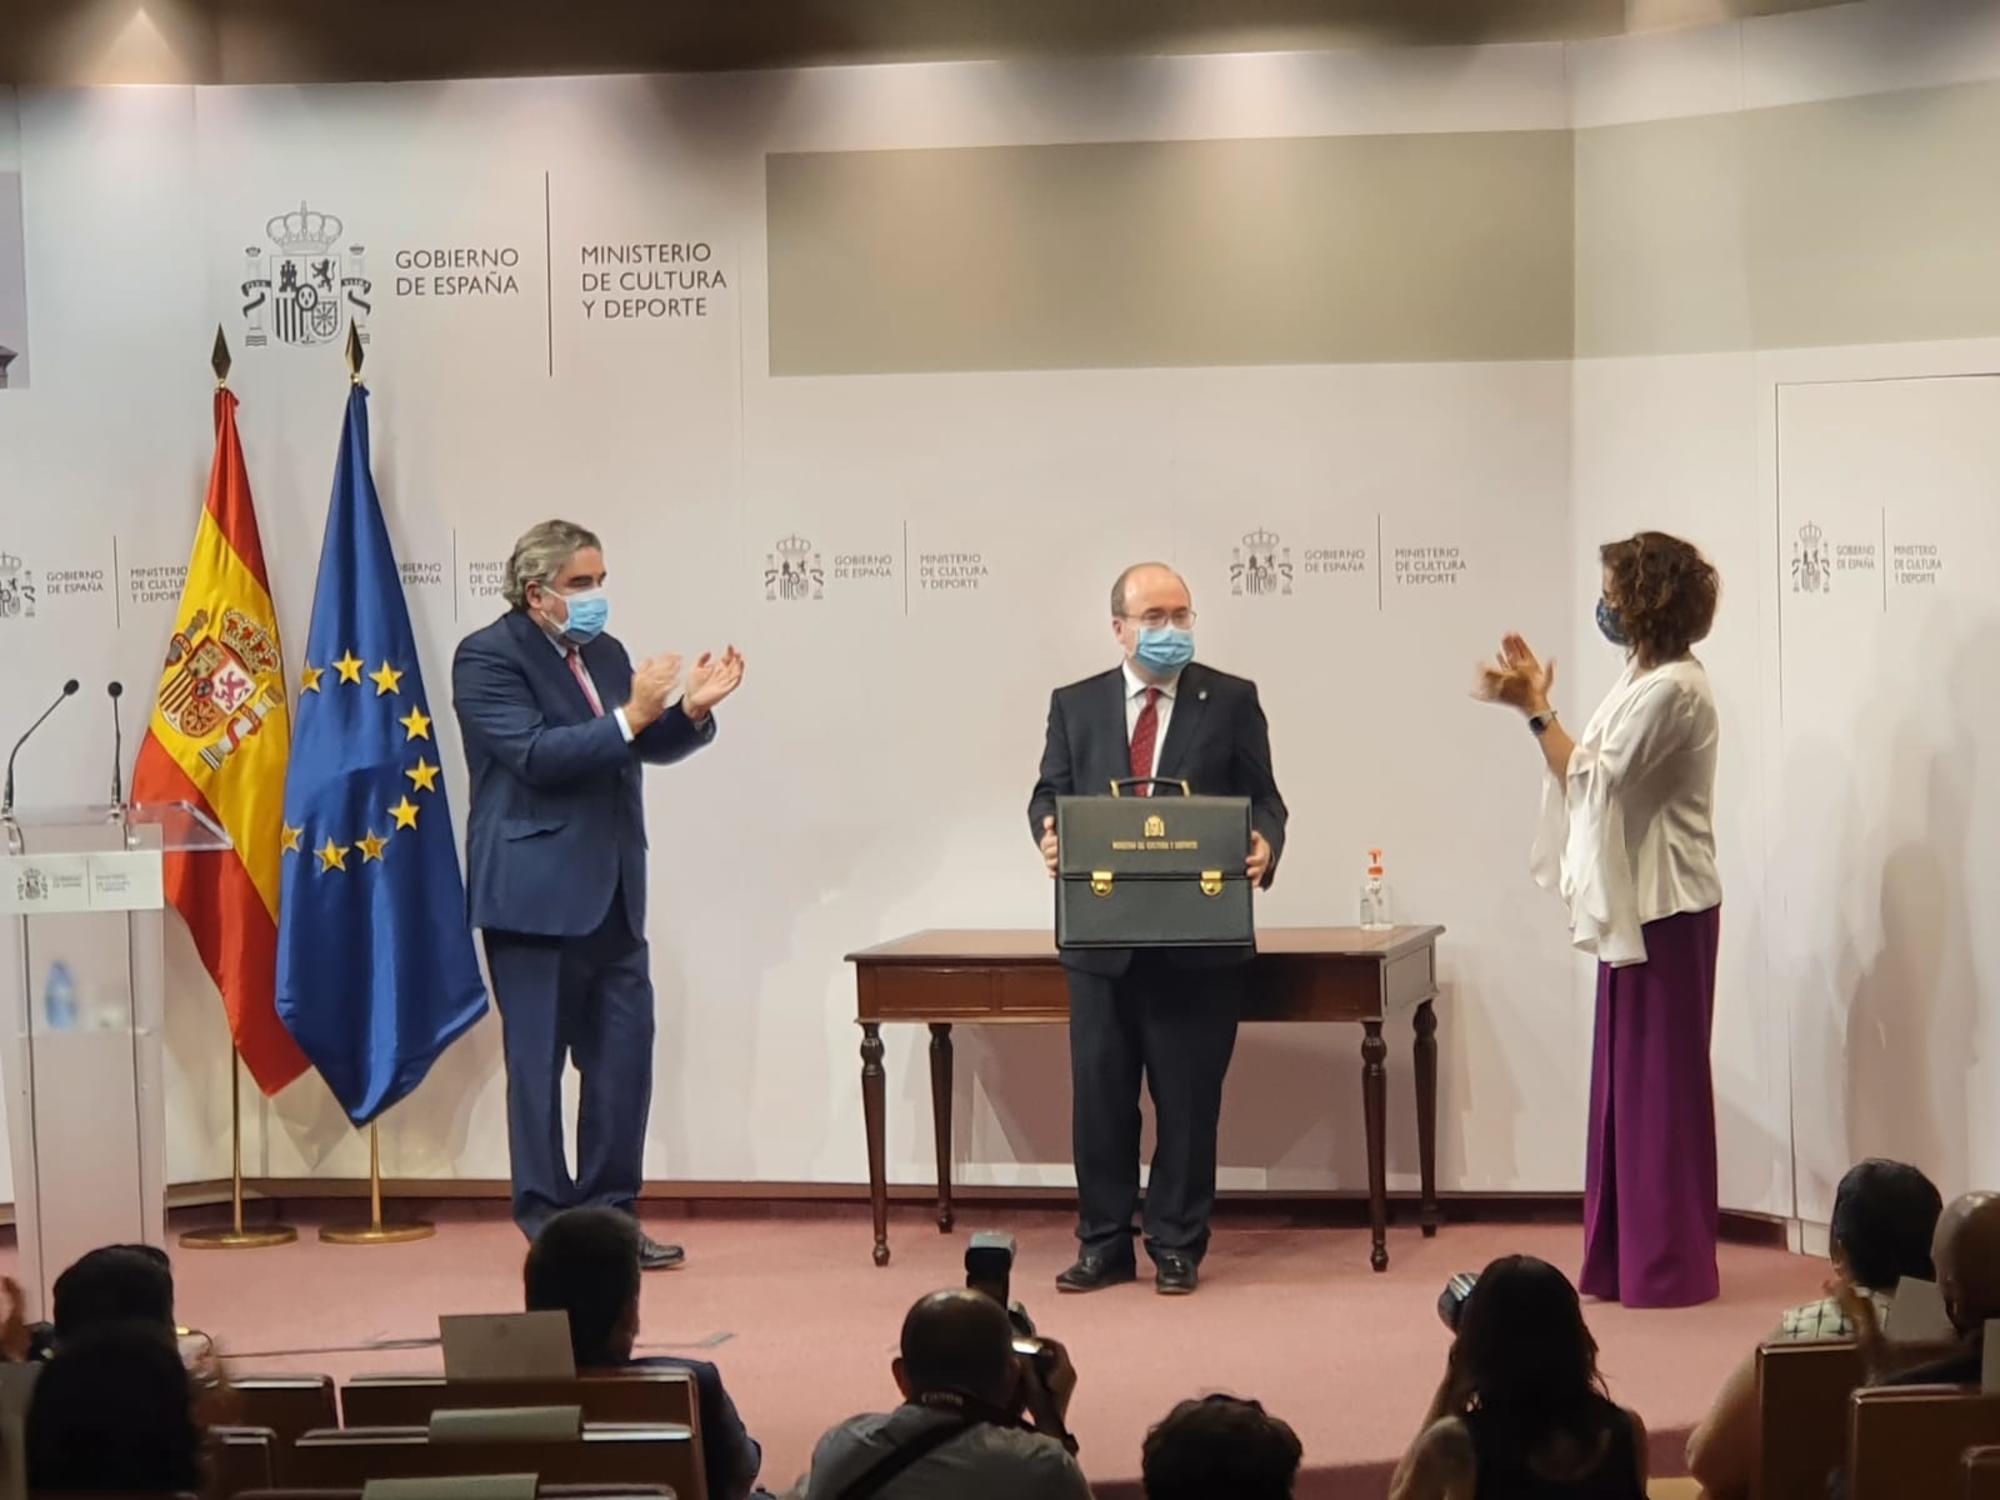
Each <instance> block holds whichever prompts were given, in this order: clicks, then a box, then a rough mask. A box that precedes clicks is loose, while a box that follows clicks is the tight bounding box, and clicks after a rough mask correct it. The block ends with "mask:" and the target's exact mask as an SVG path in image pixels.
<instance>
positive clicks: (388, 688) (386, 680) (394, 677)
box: [368, 661, 403, 698]
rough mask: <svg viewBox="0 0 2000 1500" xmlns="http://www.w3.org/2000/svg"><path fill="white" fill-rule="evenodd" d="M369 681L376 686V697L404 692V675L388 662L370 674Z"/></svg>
mask: <svg viewBox="0 0 2000 1500" xmlns="http://www.w3.org/2000/svg"><path fill="white" fill-rule="evenodd" d="M368 680H369V681H370V682H372V683H374V684H375V696H376V697H378V698H379V697H381V696H382V695H383V694H384V693H400V692H402V690H403V674H402V673H401V672H399V671H397V670H396V669H395V668H394V667H392V666H390V665H389V664H388V663H387V662H386V661H385V662H383V663H382V665H381V666H379V667H377V668H376V669H375V670H374V671H372V672H370V673H369V674H368Z"/></svg>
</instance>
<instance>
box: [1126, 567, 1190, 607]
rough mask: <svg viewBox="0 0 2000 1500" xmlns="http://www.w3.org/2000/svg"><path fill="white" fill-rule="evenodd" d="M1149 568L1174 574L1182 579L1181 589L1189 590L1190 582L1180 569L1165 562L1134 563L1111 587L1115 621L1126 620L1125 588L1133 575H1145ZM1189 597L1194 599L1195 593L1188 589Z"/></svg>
mask: <svg viewBox="0 0 2000 1500" xmlns="http://www.w3.org/2000/svg"><path fill="white" fill-rule="evenodd" d="M1148 568H1162V569H1165V570H1166V571H1167V572H1169V573H1172V574H1173V575H1174V577H1175V578H1177V579H1180V585H1181V587H1182V588H1184V589H1187V586H1188V581H1187V580H1186V579H1185V578H1181V575H1180V570H1179V569H1178V568H1173V567H1169V566H1168V565H1167V564H1166V563H1163V562H1141V563H1133V564H1132V566H1131V567H1129V568H1127V569H1126V570H1125V571H1124V572H1122V573H1120V574H1119V575H1118V581H1117V582H1116V583H1114V584H1112V585H1111V617H1112V618H1113V619H1114V620H1122V619H1124V618H1125V586H1126V585H1127V584H1129V583H1130V582H1131V581H1132V575H1133V574H1134V573H1143V572H1145V571H1146V569H1148ZM1188 597H1189V598H1190V599H1192V598H1193V597H1194V591H1193V590H1192V589H1188Z"/></svg>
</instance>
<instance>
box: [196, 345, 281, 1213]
mask: <svg viewBox="0 0 2000 1500" xmlns="http://www.w3.org/2000/svg"><path fill="white" fill-rule="evenodd" d="M221 338H222V333H221V330H220V329H218V330H217V331H216V339H217V341H218V343H219V342H220V340H221ZM229 1204H230V1210H231V1213H230V1222H229V1224H228V1225H227V1226H226V1227H224V1228H218V1229H190V1230H189V1231H188V1232H187V1233H186V1234H184V1235H182V1236H181V1237H180V1247H181V1248H182V1249H183V1250H268V1249H270V1248H271V1247H272V1246H273V1245H289V1244H291V1243H292V1242H293V1241H295V1240H296V1239H298V1237H299V1232H298V1231H297V1230H296V1229H294V1228H292V1226H291V1225H289V1224H280V1223H271V1224H255V1225H252V1224H245V1223H244V1222H243V1054H242V1053H240V1052H238V1051H237V1050H236V1044H235V1042H234V1041H231V1042H230V1044H229Z"/></svg>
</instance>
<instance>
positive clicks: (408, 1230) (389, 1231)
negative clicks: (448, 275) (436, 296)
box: [319, 319, 437, 1245]
mask: <svg viewBox="0 0 2000 1500" xmlns="http://www.w3.org/2000/svg"><path fill="white" fill-rule="evenodd" d="M345 353H346V355H347V379H348V382H349V383H350V384H352V385H359V384H361V361H362V353H361V332H360V330H359V329H358V328H356V327H355V325H354V322H353V320H352V319H349V320H348V324H347V348H346V350H345ZM368 1210H369V1212H368V1222H367V1223H366V1224H327V1225H324V1226H322V1227H321V1229H320V1232H319V1237H320V1242H321V1243H322V1244H327V1245H401V1244H407V1243H408V1242H409V1241H411V1240H427V1239H429V1238H430V1237H431V1236H432V1235H434V1234H436V1233H437V1225H435V1224H432V1223H430V1222H429V1221H428V1220H425V1219H402V1220H398V1221H397V1222H395V1223H385V1222H383V1219H382V1127H381V1125H380V1124H379V1123H377V1122H376V1121H374V1120H370V1121H369V1122H368Z"/></svg>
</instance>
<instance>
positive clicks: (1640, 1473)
mask: <svg viewBox="0 0 2000 1500" xmlns="http://www.w3.org/2000/svg"><path fill="white" fill-rule="evenodd" d="M1645 1493H1646V1428H1645V1424H1643V1423H1642V1422H1641V1421H1640V1420H1639V1417H1638V1414H1637V1413H1635V1412H1631V1411H1627V1410H1625V1409H1624V1408H1622V1407H1619V1406H1616V1405H1614V1404H1613V1403H1612V1401H1611V1399H1610V1398H1609V1397H1608V1396H1607V1395H1606V1394H1605V1389H1604V1381H1603V1378H1602V1377H1601V1376H1600V1375H1599V1374H1598V1373H1597V1341H1596V1340H1595V1339H1593V1338H1592V1337H1591V1336H1590V1330H1589V1328H1588V1327H1586V1326H1585V1324H1584V1321H1583V1307H1582V1305H1581V1303H1579V1301H1578V1300H1577V1295H1576V1288H1575V1287H1573V1286H1571V1285H1570V1282H1569V1278H1568V1277H1566V1276H1564V1275H1563V1274H1562V1272H1560V1271H1558V1270H1557V1269H1556V1268H1555V1267H1554V1266H1551V1265H1549V1264H1547V1263H1546V1262H1544V1261H1539V1260H1536V1259H1534V1258H1533V1257H1531V1256H1525V1255H1512V1256H1506V1257H1503V1258H1502V1259H1500V1260H1496V1261H1494V1262H1493V1264H1492V1265H1490V1266H1488V1267H1487V1268H1486V1269H1485V1270H1484V1271H1482V1272H1481V1273H1480V1276H1479V1281H1478V1284H1477V1285H1476V1286H1475V1287H1474V1288H1473V1289H1472V1293H1471V1295H1470V1296H1469V1297H1468V1298H1467V1299H1466V1303H1465V1309H1464V1312H1463V1313H1462V1314H1461V1316H1460V1318H1459V1324H1458V1336H1457V1338H1456V1339H1455V1340H1454V1341H1453V1343H1452V1346H1451V1355H1450V1357H1449V1359H1448V1360H1447V1361H1446V1365H1445V1375H1444V1380H1443V1381H1442V1383H1441V1384H1440V1385H1439V1386H1438V1393H1437V1398H1436V1400H1434V1401H1433V1402H1432V1403H1431V1409H1430V1413H1429V1415H1427V1416H1426V1417H1425V1419H1424V1425H1423V1427H1422V1428H1421V1429H1420V1430H1419V1432H1418V1434H1417V1436H1416V1439H1415V1441H1413V1442H1412V1443H1411V1444H1410V1449H1409V1452H1408V1453H1406V1454H1405V1455H1404V1456H1403V1461H1402V1463H1401V1464H1399V1465H1398V1466H1397V1469H1396V1475H1395V1479H1394V1481H1393V1484H1392V1487H1391V1490H1390V1494H1391V1496H1392V1500H1447V1497H1449V1500H1514V1497H1518V1496H1525V1495H1533V1496H1538V1497H1539V1496H1557V1495H1561V1496H1565V1497H1569V1500H1644V1497H1645Z"/></svg>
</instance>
